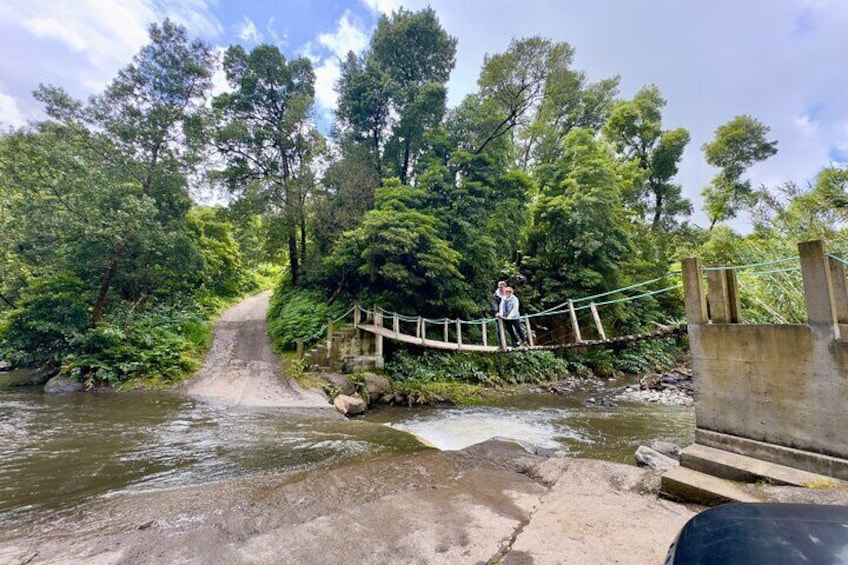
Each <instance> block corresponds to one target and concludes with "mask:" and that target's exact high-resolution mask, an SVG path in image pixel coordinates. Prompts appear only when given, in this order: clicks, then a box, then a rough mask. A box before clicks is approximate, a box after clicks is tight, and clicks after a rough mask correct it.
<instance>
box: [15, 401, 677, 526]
mask: <svg viewBox="0 0 848 565" xmlns="http://www.w3.org/2000/svg"><path fill="white" fill-rule="evenodd" d="M595 392H597V391H577V392H575V393H573V394H569V395H567V396H554V395H549V394H532V395H523V396H517V397H512V398H509V399H507V400H505V401H502V402H500V403H498V404H496V405H490V406H471V407H449V408H445V407H426V408H400V407H395V408H381V409H379V410H373V411H371V412H369V413H368V415H367V416H366V417H365V418H364V419H357V420H345V419H337V418H332V417H322V416H321V415H316V414H315V412H314V411H313V412H296V411H294V412H293V411H288V410H273V409H263V410H256V409H254V410H251V409H234V408H232V407H220V406H214V405H209V404H205V403H202V402H199V401H196V400H192V399H189V398H185V397H183V396H180V395H178V394H175V393H169V392H158V393H124V394H75V395H58V396H47V395H44V394H43V393H42V392H41V388H40V387H27V388H25V389H24V388H16V389H0V525H2V524H4V523H10V522H15V521H18V520H25V519H27V517H28V516H29V515H30V514H31V513H33V512H36V511H40V510H52V509H58V508H67V507H69V506H71V505H73V504H75V503H78V502H80V501H82V500H85V499H89V498H92V497H96V496H104V495H109V494H111V493H115V492H119V491H127V490H129V491H138V490H148V489H163V488H170V487H175V486H184V485H192V484H199V483H206V482H211V481H218V480H226V479H233V478H245V477H251V476H258V475H265V474H277V473H290V472H298V471H308V470H310V469H315V468H319V467H323V466H332V465H336V464H340V463H343V462H345V461H349V460H352V459H355V458H361V457H369V456H375V455H377V454H380V453H385V452H387V451H413V450H418V449H423V448H424V445H425V444H426V445H432V446H434V447H437V448H440V449H460V448H462V447H465V446H467V445H471V444H473V443H477V442H479V441H484V440H486V439H489V438H492V437H509V438H513V439H517V440H520V441H523V442H526V443H530V444H534V445H536V446H539V447H543V448H547V449H549V450H551V451H553V452H556V453H557V454H560V455H564V456H574V457H577V456H580V457H594V458H601V459H607V460H613V461H619V462H628V463H633V452H634V451H635V449H636V447H638V446H639V445H640V444H645V443H648V442H650V441H651V440H652V439H667V440H670V441H673V442H675V443H678V444H681V445H686V444H688V443H691V441H692V435H693V433H694V432H693V430H694V415H693V410H692V408H691V407H669V406H656V405H653V406H639V405H630V406H626V405H621V406H617V407H605V406H593V405H588V404H587V403H586V399H587V398H588V397H589V396H590V395H592V394H593V393H595ZM419 440H420V441H419Z"/></svg>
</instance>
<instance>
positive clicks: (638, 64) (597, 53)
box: [0, 0, 848, 225]
mask: <svg viewBox="0 0 848 565" xmlns="http://www.w3.org/2000/svg"><path fill="white" fill-rule="evenodd" d="M427 5H430V6H431V7H433V9H435V10H436V13H437V14H438V16H439V18H440V20H441V22H442V25H443V26H444V27H445V29H446V30H447V31H448V33H450V34H451V35H454V36H455V37H457V38H458V40H459V45H458V52H457V66H456V69H455V70H454V72H453V75H452V77H451V81H450V83H449V89H450V90H449V102H450V103H451V104H456V103H458V102H459V101H460V100H461V99H462V97H463V96H464V95H466V94H467V93H469V92H471V91H473V90H474V89H475V86H476V80H477V75H478V73H479V70H480V66H481V64H482V62H483V58H484V56H485V55H486V54H487V53H497V52H501V51H503V50H504V49H505V48H506V47H507V45H508V44H509V42H510V40H511V39H512V38H514V37H519V38H520V37H526V36H531V35H542V36H545V37H548V38H550V39H553V40H556V41H567V42H569V43H570V44H571V45H572V46H574V48H575V49H576V57H575V63H574V67H575V68H576V69H578V70H582V71H585V72H586V73H587V75H588V77H589V79H590V80H598V79H601V78H605V77H609V76H613V75H620V76H621V86H622V95H624V96H630V95H632V94H633V93H634V92H636V90H638V89H639V88H640V87H642V86H643V85H647V84H652V83H653V84H656V85H657V86H658V87H659V89H660V91H661V92H662V93H663V95H664V96H665V98H666V99H667V100H668V105H667V107H666V109H665V112H664V115H663V117H664V126H665V127H666V128H674V127H685V128H687V129H688V130H689V131H690V133H691V135H692V141H691V143H690V145H689V146H688V148H687V150H686V153H685V154H684V159H683V163H682V166H681V170H680V174H679V175H678V181H679V182H680V183H681V184H683V186H684V194H685V195H686V196H687V197H689V198H690V199H692V200H693V202H694V203H695V206H696V209H698V212H697V213H696V215H695V216H694V220H695V221H696V223H698V224H700V225H704V224H705V219H704V216H703V214H702V213H701V212H700V207H701V198H700V191H701V188H702V187H703V186H704V185H706V184H708V183H709V181H710V179H711V178H712V176H713V175H714V174H715V171H714V170H712V169H711V168H710V167H709V166H708V165H707V164H706V163H705V162H704V160H703V154H702V152H701V150H700V147H701V145H702V144H703V143H705V142H707V141H709V140H711V139H712V137H713V135H714V133H715V129H716V128H717V127H718V126H719V125H721V124H723V123H725V122H727V121H729V120H730V119H732V118H733V117H734V116H736V115H739V114H749V115H752V116H754V117H756V118H758V119H759V120H761V121H762V122H764V123H765V124H766V125H768V126H770V127H771V129H772V131H771V133H772V138H774V139H777V140H778V142H779V153H778V155H776V156H775V157H773V158H771V159H770V160H769V161H767V162H765V163H762V164H760V165H757V166H756V167H754V168H752V169H751V171H750V174H749V177H750V178H751V180H752V181H753V182H754V184H755V185H759V184H765V185H767V186H776V185H779V184H781V183H784V182H787V181H794V182H797V183H801V184H804V183H806V182H808V181H812V180H813V179H814V178H815V175H816V173H817V172H818V171H819V170H821V168H823V167H825V166H827V165H830V164H844V163H845V162H847V161H848V64H846V62H845V53H848V33H846V30H848V0H745V1H740V0H685V1H681V0H643V1H634V0H593V1H592V2H587V1H585V0H461V1H460V0H429V1H427V0H420V1H419V0H406V1H404V0H265V1H260V0H239V1H234V0H0V50H2V53H3V56H2V57H0V124H3V126H4V127H8V126H15V127H17V126H21V125H24V124H25V123H26V122H27V121H28V120H35V119H39V118H41V117H43V114H42V113H41V109H40V107H39V105H38V103H37V102H35V101H34V100H33V99H32V95H31V93H32V91H33V90H34V89H35V88H36V87H37V85H38V84H39V83H42V82H43V83H52V84H56V85H60V86H63V87H64V88H66V89H67V90H68V91H70V92H71V93H72V94H74V95H75V96H78V97H85V96H87V95H89V94H91V93H95V92H99V91H100V90H102V88H103V86H104V85H105V84H107V83H108V82H109V81H110V80H111V79H112V78H113V77H114V75H115V73H116V71H117V70H118V69H119V68H121V67H122V66H124V65H126V63H127V62H128V61H129V60H130V58H131V57H132V56H133V54H134V53H135V52H136V51H137V50H138V48H139V47H140V46H141V45H143V44H144V43H145V42H146V40H147V32H146V30H147V26H148V25H149V24H150V23H151V22H154V21H157V20H161V19H162V18H164V17H165V16H168V17H171V18H172V19H174V20H176V21H178V22H179V23H181V24H183V25H185V26H186V27H188V28H189V30H190V32H191V33H192V34H193V35H195V36H198V37H201V38H203V39H205V40H207V41H208V42H210V43H212V44H213V45H216V46H219V47H221V48H222V49H223V48H225V47H226V46H228V45H231V44H233V43H240V44H242V45H244V46H245V47H247V48H250V47H252V46H254V45H256V44H258V43H261V42H265V43H275V44H277V45H279V46H280V47H281V48H282V49H283V51H284V52H285V53H286V54H287V55H289V56H296V55H302V54H305V55H308V56H309V57H310V58H311V59H312V60H313V63H314V65H315V68H316V75H317V94H318V99H319V103H320V104H321V108H322V111H323V112H324V113H325V114H326V113H327V112H330V111H331V110H332V108H333V107H334V105H335V93H334V91H333V84H334V82H335V80H336V78H337V77H338V61H339V59H340V58H341V57H343V56H344V54H345V53H346V52H347V51H348V50H354V51H358V50H361V49H363V48H364V47H365V46H366V45H367V43H368V39H369V37H370V34H371V32H372V31H373V29H374V26H375V25H376V23H377V21H378V18H379V17H380V14H382V13H387V12H391V10H393V9H397V8H398V7H401V6H403V7H406V8H408V9H412V10H415V9H420V8H422V7H425V6H427ZM218 81H219V84H223V79H222V77H220V76H219V77H218Z"/></svg>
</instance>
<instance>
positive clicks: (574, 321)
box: [355, 271, 683, 346]
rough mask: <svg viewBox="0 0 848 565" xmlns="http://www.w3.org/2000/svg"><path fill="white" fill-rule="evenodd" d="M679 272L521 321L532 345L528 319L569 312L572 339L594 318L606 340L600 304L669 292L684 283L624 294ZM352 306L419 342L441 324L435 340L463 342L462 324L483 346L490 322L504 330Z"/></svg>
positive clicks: (360, 314)
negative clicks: (407, 329) (409, 328)
mask: <svg viewBox="0 0 848 565" xmlns="http://www.w3.org/2000/svg"><path fill="white" fill-rule="evenodd" d="M680 276H681V272H680V271H673V272H670V273H667V274H666V275H663V276H661V277H654V278H651V279H648V280H645V281H641V282H639V283H635V284H631V285H627V286H624V287H621V288H617V289H614V290H611V291H606V292H601V293H597V294H593V295H590V296H583V297H578V298H576V299H573V300H568V301H566V302H563V303H561V304H559V305H557V306H555V307H552V308H547V309H545V310H543V311H540V312H536V313H527V314H524V315H522V316H520V320H521V321H522V323H523V325H524V328H525V334H526V336H527V337H528V341H529V342H530V343H531V345H532V344H533V336H534V333H535V332H534V331H533V328H532V327H531V324H530V320H531V319H532V320H537V321H538V320H539V319H540V318H553V317H557V316H563V315H567V316H570V318H571V326H572V331H573V333H574V335H575V339H576V341H577V342H584V341H587V340H584V339H582V336H581V332H580V326H581V322H582V323H583V324H585V323H586V319H588V320H589V321H590V327H591V322H594V325H595V332H596V333H597V334H598V335H599V337H600V339H601V340H602V341H603V340H606V339H607V338H606V335H605V332H604V329H603V325H602V322H601V319H600V316H599V313H598V309H599V308H602V307H604V306H611V305H615V304H623V303H627V302H632V301H636V300H641V299H645V298H648V297H651V296H656V295H659V294H663V293H668V292H671V291H676V290H680V289H681V288H682V286H683V285H682V282H677V283H676V284H671V285H667V286H664V287H662V288H659V289H652V290H644V291H643V292H639V293H637V294H629V295H628V294H626V293H628V292H632V291H634V290H637V289H644V287H646V286H648V285H651V284H655V283H658V282H660V281H663V280H667V279H669V278H670V277H680ZM615 294H625V295H624V296H620V297H617V298H609V299H607V300H601V301H597V299H598V298H606V297H612V296H614V295H615ZM355 308H358V316H357V317H358V318H359V319H360V320H362V319H364V320H366V325H370V324H369V322H375V318H376V314H377V313H379V315H380V317H381V319H382V324H385V323H386V322H387V321H388V319H391V320H392V329H391V331H392V332H393V333H394V334H395V336H399V335H401V334H402V335H404V336H406V337H410V338H412V337H414V338H415V339H416V340H419V339H420V340H421V342H422V343H424V342H427V341H428V337H427V336H428V333H427V332H428V329H430V330H432V329H433V327H434V326H440V327H442V328H443V329H442V331H443V334H442V336H443V338H442V339H440V340H435V341H440V342H446V343H455V342H456V343H459V344H460V345H462V344H461V339H462V335H463V333H465V328H468V329H474V328H475V327H476V328H477V329H476V330H475V331H476V336H477V339H480V338H481V337H482V340H483V345H484V346H486V345H487V326H488V325H489V324H495V331H496V332H497V334H496V335H498V336H500V335H502V332H503V329H502V328H500V327H499V324H498V322H499V318H497V317H483V318H476V319H470V320H466V319H460V318H446V317H445V318H428V317H424V316H409V315H405V314H401V313H399V312H394V311H391V310H386V309H384V308H380V307H377V306H373V307H369V308H366V307H364V306H362V305H357V306H356V307H355ZM401 324H415V333H414V334H406V333H404V332H403V331H401V330H402V328H401V327H400V326H401ZM374 325H377V324H376V323H375V324H374ZM428 326H429V328H428ZM567 326H568V324H567V323H566V324H565V327H567ZM383 327H384V329H388V328H386V327H385V325H383ZM541 327H544V326H541V325H540V324H538V323H537V324H536V328H541ZM561 327H562V326H561ZM584 327H585V326H584ZM545 329H547V328H545ZM551 333H552V332H546V333H545V334H542V335H537V336H536V337H537V338H546V337H549V335H550V334H551ZM450 334H452V338H451V337H450ZM454 340H455V341H454Z"/></svg>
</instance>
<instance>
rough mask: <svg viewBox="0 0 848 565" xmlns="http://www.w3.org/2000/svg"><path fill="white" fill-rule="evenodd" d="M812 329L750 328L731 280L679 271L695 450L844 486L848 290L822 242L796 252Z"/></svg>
mask: <svg viewBox="0 0 848 565" xmlns="http://www.w3.org/2000/svg"><path fill="white" fill-rule="evenodd" d="M798 250H799V256H800V265H801V272H802V277H803V290H804V299H805V307H806V311H807V318H808V319H807V323H806V324H779V325H760V324H745V323H743V320H742V319H741V315H740V308H739V304H740V300H739V288H738V286H737V284H736V276H735V271H733V270H730V269H721V270H708V271H707V277H706V278H707V281H706V287H705V285H704V280H703V279H704V277H703V272H704V270H703V268H702V266H701V263H700V261H699V260H698V259H694V258H693V259H687V260H685V261H684V262H683V279H684V292H685V298H686V316H687V323H688V331H689V344H690V350H691V354H692V369H693V378H694V387H695V424H696V433H695V442H696V444H698V445H704V446H708V447H712V448H718V449H722V450H725V451H729V452H732V453H736V454H739V455H741V456H747V457H754V458H757V459H761V460H764V461H769V462H772V463H776V464H779V465H785V466H788V467H792V468H795V469H802V470H805V471H809V472H812V473H818V474H821V475H826V476H829V477H835V478H838V479H842V480H848V433H846V430H848V341H846V340H845V339H843V336H848V325H846V324H848V284H847V283H846V278H845V269H844V266H843V265H842V263H841V262H839V261H836V260H834V259H832V258H829V257H828V256H827V255H826V253H825V248H824V244H823V243H822V242H821V241H811V242H806V243H801V244H799V246H798Z"/></svg>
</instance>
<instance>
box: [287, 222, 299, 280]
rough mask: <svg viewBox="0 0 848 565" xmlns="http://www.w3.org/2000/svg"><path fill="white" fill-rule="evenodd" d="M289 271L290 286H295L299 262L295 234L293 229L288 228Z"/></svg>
mask: <svg viewBox="0 0 848 565" xmlns="http://www.w3.org/2000/svg"><path fill="white" fill-rule="evenodd" d="M288 240H289V271H290V272H291V283H292V286H297V279H298V277H299V276H300V260H299V258H298V256H297V232H296V231H295V229H294V228H293V227H290V228H289V235H288Z"/></svg>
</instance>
